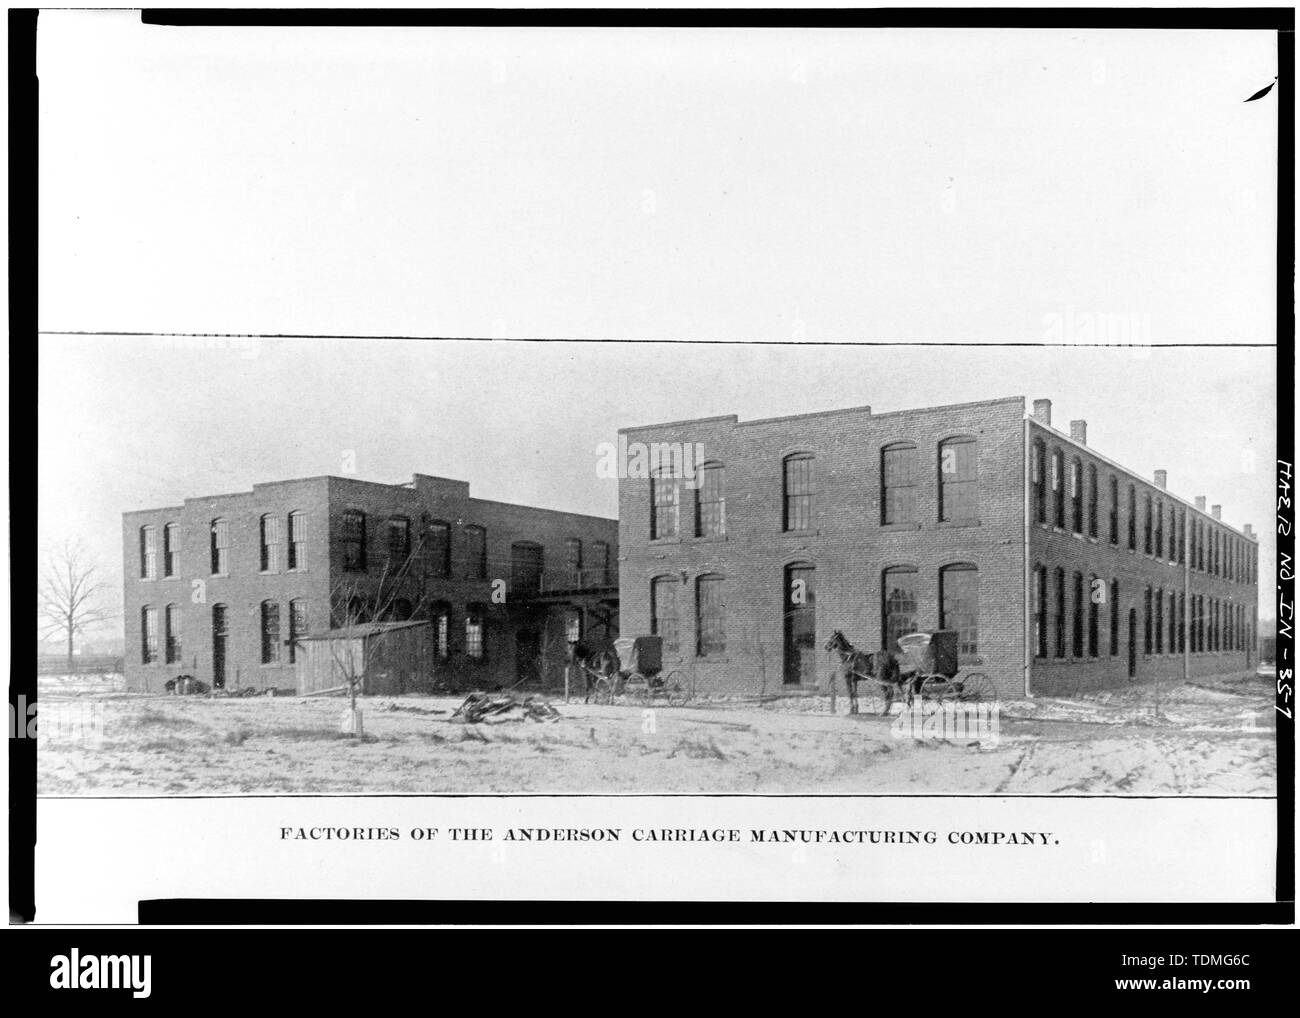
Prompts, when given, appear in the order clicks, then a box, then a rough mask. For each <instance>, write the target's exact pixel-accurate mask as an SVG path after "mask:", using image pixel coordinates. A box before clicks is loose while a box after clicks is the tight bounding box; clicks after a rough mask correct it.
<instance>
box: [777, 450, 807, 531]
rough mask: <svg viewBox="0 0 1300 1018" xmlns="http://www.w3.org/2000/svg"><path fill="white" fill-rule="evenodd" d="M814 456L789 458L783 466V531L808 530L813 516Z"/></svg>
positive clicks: (803, 454)
mask: <svg viewBox="0 0 1300 1018" xmlns="http://www.w3.org/2000/svg"><path fill="white" fill-rule="evenodd" d="M813 462H814V461H813V456H812V453H807V452H801V453H795V455H793V456H787V457H786V458H785V459H784V460H783V461H782V464H781V490H782V496H783V497H782V503H783V505H782V515H781V523H782V529H783V530H807V529H809V528H810V527H811V526H812V514H813V494H814V490H815V489H814V486H813Z"/></svg>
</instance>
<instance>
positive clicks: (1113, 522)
mask: <svg viewBox="0 0 1300 1018" xmlns="http://www.w3.org/2000/svg"><path fill="white" fill-rule="evenodd" d="M1110 543H1111V544H1114V545H1118V544H1119V479H1118V478H1116V477H1115V475H1114V474H1112V475H1111V477H1110Z"/></svg>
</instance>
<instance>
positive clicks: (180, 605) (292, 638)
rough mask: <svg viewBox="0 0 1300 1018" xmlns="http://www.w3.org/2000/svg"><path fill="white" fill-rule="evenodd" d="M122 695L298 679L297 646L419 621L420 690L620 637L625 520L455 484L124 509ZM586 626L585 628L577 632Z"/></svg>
mask: <svg viewBox="0 0 1300 1018" xmlns="http://www.w3.org/2000/svg"><path fill="white" fill-rule="evenodd" d="M122 528H123V533H122V540H123V561H124V562H125V564H126V570H125V574H126V579H125V614H126V627H125V628H126V647H127V653H126V677H127V683H128V688H130V689H132V690H135V691H152V692H158V691H161V690H162V688H163V684H164V683H165V682H166V681H167V680H168V679H169V678H173V677H175V676H176V675H177V674H180V673H188V674H192V675H194V676H196V677H197V678H199V679H201V680H202V681H204V682H207V683H209V684H210V685H213V686H215V687H217V688H226V689H231V690H233V689H237V688H238V689H247V688H250V687H252V688H258V689H265V688H277V689H291V688H294V686H295V673H294V667H295V663H296V661H295V659H296V657H297V655H298V642H297V641H298V640H299V639H300V638H301V637H303V636H306V635H308V634H312V633H320V632H321V631H323V630H329V629H332V628H337V627H340V626H346V625H349V624H355V623H357V622H361V621H378V620H393V621H401V620H405V619H412V618H415V619H425V620H428V622H429V623H430V627H429V639H430V640H431V641H432V642H433V648H432V652H431V654H430V660H432V661H433V662H434V668H433V671H434V673H435V674H433V675H431V676H430V683H431V685H432V684H437V685H448V686H453V687H458V686H477V685H481V686H494V685H502V684H509V683H513V682H515V681H517V680H518V679H520V678H524V677H528V676H529V675H530V674H531V672H533V671H534V670H535V669H536V667H537V665H538V661H539V656H540V655H543V654H545V653H546V652H547V650H548V648H549V649H550V650H551V651H552V652H554V654H555V656H562V655H563V645H564V643H565V641H566V638H567V637H571V636H575V635H583V636H585V637H586V638H588V639H591V640H593V641H594V642H602V641H604V640H607V639H610V638H612V637H613V636H614V635H617V625H618V621H617V619H618V614H617V612H618V609H617V562H618V526H617V521H615V520H610V519H603V518H600V517H594V516H585V515H579V514H576V513H566V512H557V511H553V510H549V509H539V508H535V507H532V506H523V505H513V504H509V503H505V502H496V501H489V500H484V499H478V498H472V497H471V496H470V493H469V484H468V483H467V482H465V481H457V480H450V479H447V478H442V477H432V476H427V475H423V474H417V475H415V478H414V479H413V480H412V481H411V483H409V484H377V483H372V482H368V481H361V480H356V479H353V478H345V477H311V478H305V479H301V480H290V481H278V482H273V483H269V484H257V485H254V486H253V490H252V491H250V492H241V493H238V494H231V495H212V496H204V497H199V498H190V499H186V500H185V501H184V502H183V503H181V504H179V505H175V506H169V507H165V508H162V509H148V510H141V511H136V512H128V513H125V514H124V515H123V523H122ZM584 629H585V630H586V632H583V630H584Z"/></svg>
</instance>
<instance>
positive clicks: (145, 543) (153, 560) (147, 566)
mask: <svg viewBox="0 0 1300 1018" xmlns="http://www.w3.org/2000/svg"><path fill="white" fill-rule="evenodd" d="M157 578H158V529H157V528H156V527H141V528H140V579H142V580H155V579H157Z"/></svg>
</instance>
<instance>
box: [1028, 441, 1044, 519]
mask: <svg viewBox="0 0 1300 1018" xmlns="http://www.w3.org/2000/svg"><path fill="white" fill-rule="evenodd" d="M1046 459H1047V447H1046V446H1044V445H1043V440H1042V439H1041V438H1036V439H1034V452H1033V458H1032V459H1031V460H1030V472H1029V483H1030V485H1031V487H1032V488H1033V497H1034V519H1035V520H1037V521H1038V522H1039V523H1046V522H1047V485H1046V484H1044V483H1043V472H1044V470H1045V469H1046V467H1047V463H1046Z"/></svg>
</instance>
